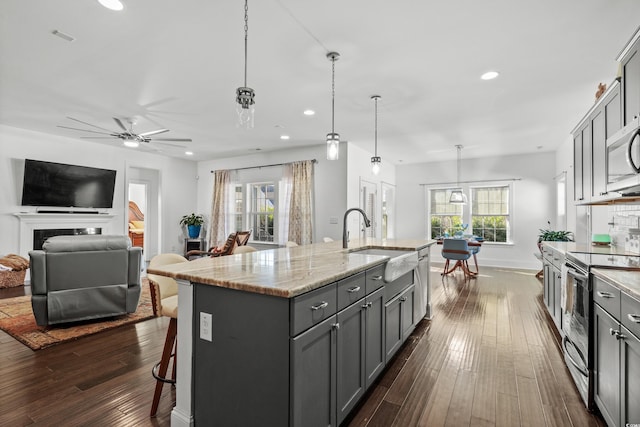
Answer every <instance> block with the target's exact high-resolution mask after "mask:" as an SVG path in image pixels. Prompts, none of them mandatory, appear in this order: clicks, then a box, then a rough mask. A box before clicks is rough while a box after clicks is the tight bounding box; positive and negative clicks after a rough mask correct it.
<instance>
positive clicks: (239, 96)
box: [236, 87, 255, 129]
mask: <svg viewBox="0 0 640 427" xmlns="http://www.w3.org/2000/svg"><path fill="white" fill-rule="evenodd" d="M254 96H255V93H254V91H253V89H251V88H248V87H239V88H238V89H236V113H238V121H237V126H238V127H240V128H243V129H251V128H253V118H254V115H255V103H254V100H253V97H254Z"/></svg>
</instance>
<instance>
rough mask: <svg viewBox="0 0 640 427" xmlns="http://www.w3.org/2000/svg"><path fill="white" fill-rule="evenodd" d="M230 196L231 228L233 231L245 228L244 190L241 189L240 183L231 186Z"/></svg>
mask: <svg viewBox="0 0 640 427" xmlns="http://www.w3.org/2000/svg"><path fill="white" fill-rule="evenodd" d="M232 197H233V204H232V209H233V212H231V229H232V230H233V231H242V230H246V228H245V227H244V192H243V191H242V185H234V186H233V196H232Z"/></svg>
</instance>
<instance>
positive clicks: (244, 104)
mask: <svg viewBox="0 0 640 427" xmlns="http://www.w3.org/2000/svg"><path fill="white" fill-rule="evenodd" d="M248 40H249V1H248V0H245V1H244V86H241V87H239V88H238V89H236V113H237V114H238V122H237V125H238V127H241V128H244V129H251V128H253V118H254V115H255V100H254V98H255V95H256V94H255V92H254V90H253V89H251V88H250V87H248V86H247V44H248Z"/></svg>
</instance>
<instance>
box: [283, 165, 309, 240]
mask: <svg viewBox="0 0 640 427" xmlns="http://www.w3.org/2000/svg"><path fill="white" fill-rule="evenodd" d="M288 166H289V167H290V170H291V176H292V185H291V202H290V204H289V237H288V239H287V240H288V241H292V242H296V243H297V244H299V245H306V244H309V243H312V238H313V161H311V160H304V161H301V162H293V163H291V164H290V165H288ZM285 175H287V174H286V173H285ZM285 206H286V205H285Z"/></svg>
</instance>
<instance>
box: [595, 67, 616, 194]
mask: <svg viewBox="0 0 640 427" xmlns="http://www.w3.org/2000/svg"><path fill="white" fill-rule="evenodd" d="M589 120H590V121H591V149H592V153H593V154H592V162H591V184H592V185H591V201H592V202H597V201H599V200H604V199H606V198H607V197H608V192H607V177H608V173H607V168H608V156H607V138H609V137H610V136H611V135H613V134H614V133H615V132H617V131H618V130H620V128H621V127H622V120H621V115H620V83H619V82H618V80H614V81H613V83H611V85H610V86H609V88H608V89H607V91H606V92H605V94H604V95H603V99H602V101H601V102H599V103H598V105H597V106H596V108H595V110H594V111H593V112H592V114H591V115H590V118H589Z"/></svg>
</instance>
